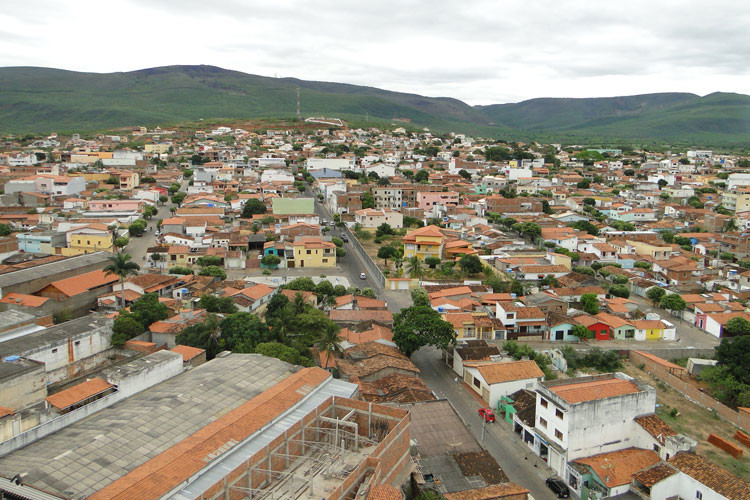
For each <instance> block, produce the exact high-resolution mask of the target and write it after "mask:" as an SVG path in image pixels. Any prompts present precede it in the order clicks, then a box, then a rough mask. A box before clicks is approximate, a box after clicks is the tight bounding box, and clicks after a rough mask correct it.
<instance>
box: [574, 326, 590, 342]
mask: <svg viewBox="0 0 750 500" xmlns="http://www.w3.org/2000/svg"><path fill="white" fill-rule="evenodd" d="M570 334H571V335H573V336H575V337H578V338H579V339H580V340H588V339H593V338H594V332H592V331H591V330H589V329H588V328H586V327H585V326H583V325H575V326H574V327H573V328H572V329H571V330H570Z"/></svg>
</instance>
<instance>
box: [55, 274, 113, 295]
mask: <svg viewBox="0 0 750 500" xmlns="http://www.w3.org/2000/svg"><path fill="white" fill-rule="evenodd" d="M119 279H120V277H119V276H117V275H116V274H107V273H106V272H104V271H102V270H96V271H91V272H89V273H84V274H79V275H78V276H73V277H71V278H66V279H63V280H58V281H53V282H52V283H50V284H49V285H48V286H47V287H45V288H44V289H43V290H45V289H46V288H48V287H52V288H55V289H57V290H59V291H60V293H62V294H63V295H67V296H68V297H73V296H75V295H80V294H82V293H85V292H88V291H89V290H93V289H94V288H99V287H101V286H105V285H111V284H113V283H116V282H117V281H119Z"/></svg>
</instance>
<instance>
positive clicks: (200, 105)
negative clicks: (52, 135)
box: [0, 66, 750, 146]
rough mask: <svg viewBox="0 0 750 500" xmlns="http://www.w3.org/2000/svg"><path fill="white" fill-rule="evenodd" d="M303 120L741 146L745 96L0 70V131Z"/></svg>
mask: <svg viewBox="0 0 750 500" xmlns="http://www.w3.org/2000/svg"><path fill="white" fill-rule="evenodd" d="M297 88H299V89H300V96H301V104H302V105H301V109H302V114H303V116H317V115H326V116H336V117H339V118H343V119H346V120H350V121H351V120H353V121H357V122H358V123H362V122H365V120H370V121H371V122H372V123H373V124H374V125H382V124H384V123H386V124H387V123H391V122H393V123H399V124H411V125H413V126H416V127H420V128H421V127H429V128H431V129H434V130H438V131H448V130H453V131H457V132H467V133H471V134H478V135H484V136H491V137H502V138H504V139H513V140H528V139H538V140H549V141H577V142H581V143H587V144H594V143H606V142H617V141H625V142H627V141H632V142H659V141H662V142H673V143H674V142H677V143H685V144H694V145H736V146H739V145H744V144H746V143H747V139H748V134H750V96H746V95H741V94H724V93H715V94H711V95H708V96H705V97H700V96H697V95H694V94H687V93H662V94H645V95H637V96H627V97H609V98H590V99H563V98H547V99H531V100H528V101H523V102H519V103H514V104H496V105H491V106H470V105H468V104H466V103H464V102H462V101H460V100H457V99H451V98H445V97H438V98H435V97H424V96H420V95H417V94H407V93H401V92H391V91H387V90H382V89H377V88H373V87H364V86H357V85H348V84H342V83H329V82H314V81H305V80H298V79H294V78H269V77H263V76H257V75H250V74H246V73H241V72H238V71H231V70H225V69H221V68H217V67H213V66H166V67H160V68H151V69H144V70H139V71H132V72H126V73H104V74H99V73H80V72H74V71H65V70H58V69H50V68H31V67H11V68H0V133H27V132H51V131H57V132H63V131H74V130H75V131H95V130H106V129H112V128H117V127H124V126H135V125H147V126H152V125H162V126H164V125H170V124H176V123H181V122H190V121H196V120H200V119H206V120H209V119H252V118H261V117H262V118H293V117H294V116H295V115H296V106H297Z"/></svg>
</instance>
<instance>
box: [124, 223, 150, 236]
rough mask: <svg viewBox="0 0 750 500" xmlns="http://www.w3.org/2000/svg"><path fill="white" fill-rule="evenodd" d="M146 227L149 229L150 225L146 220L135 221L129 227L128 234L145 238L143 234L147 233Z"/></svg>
mask: <svg viewBox="0 0 750 500" xmlns="http://www.w3.org/2000/svg"><path fill="white" fill-rule="evenodd" d="M146 227H148V223H147V222H146V221H145V220H143V219H138V220H135V221H133V222H131V223H130V226H128V234H130V236H143V233H145V232H146Z"/></svg>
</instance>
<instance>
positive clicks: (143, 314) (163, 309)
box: [130, 293, 169, 328]
mask: <svg viewBox="0 0 750 500" xmlns="http://www.w3.org/2000/svg"><path fill="white" fill-rule="evenodd" d="M130 312H131V313H132V314H133V316H135V317H136V319H137V320H138V321H140V322H141V324H142V325H143V328H148V327H149V326H150V325H151V324H152V323H154V322H155V321H161V320H163V319H166V318H167V316H168V315H169V311H168V310H167V306H165V305H164V304H162V303H161V302H159V295H157V294H155V293H147V294H144V295H143V296H142V297H141V298H140V299H138V300H136V301H135V302H133V304H132V305H131V306H130Z"/></svg>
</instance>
